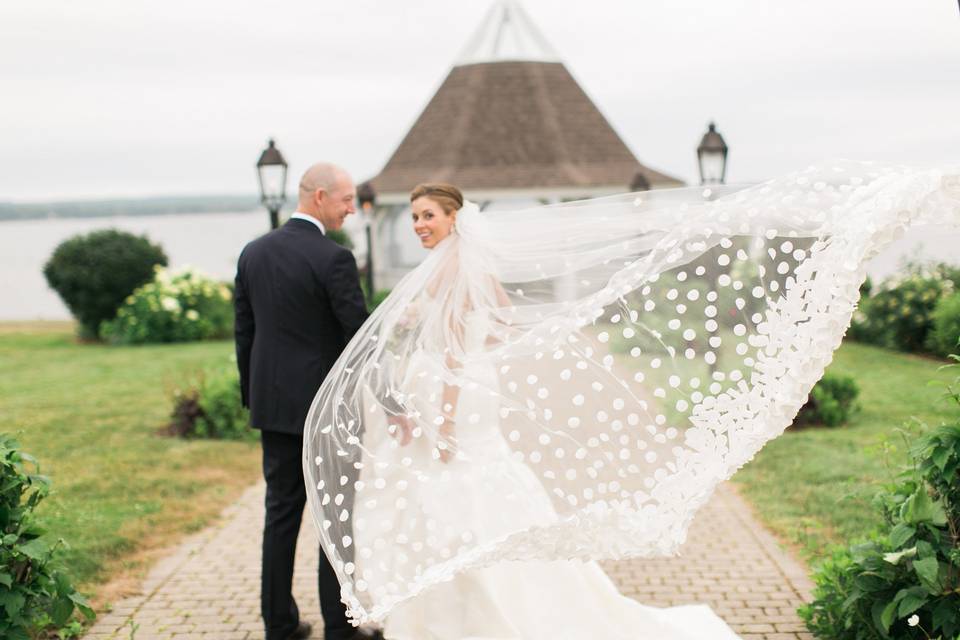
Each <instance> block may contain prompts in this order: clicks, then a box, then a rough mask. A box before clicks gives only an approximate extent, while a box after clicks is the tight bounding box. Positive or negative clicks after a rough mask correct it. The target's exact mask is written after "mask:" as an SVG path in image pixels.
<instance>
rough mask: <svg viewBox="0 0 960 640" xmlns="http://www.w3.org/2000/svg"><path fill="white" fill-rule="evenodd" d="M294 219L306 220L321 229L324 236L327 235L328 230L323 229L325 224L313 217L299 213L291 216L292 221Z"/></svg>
mask: <svg viewBox="0 0 960 640" xmlns="http://www.w3.org/2000/svg"><path fill="white" fill-rule="evenodd" d="M294 218H296V219H297V220H306V221H307V222H309V223H311V224H314V225H316V227H317V229H320V233H322V234H323V235H327V230H326V229H324V228H323V223H322V222H320V221H319V220H317V219H316V218H314V217H313V216H311V215H307V214H306V213H301V212H299V211H297V212H295V213H294V214H293V215H292V216H290V219H291V220H293V219H294Z"/></svg>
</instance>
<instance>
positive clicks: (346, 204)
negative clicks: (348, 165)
mask: <svg viewBox="0 0 960 640" xmlns="http://www.w3.org/2000/svg"><path fill="white" fill-rule="evenodd" d="M355 196H356V190H355V189H354V186H353V180H352V179H351V178H350V174H349V173H347V172H346V171H344V170H343V169H342V168H340V167H338V166H337V165H335V164H331V163H329V162H318V163H316V164H315V165H312V166H311V167H310V168H309V169H307V170H306V171H305V172H304V174H303V177H302V178H300V196H299V206H298V209H299V210H300V211H301V212H303V213H307V214H310V215H312V216H313V217H314V218H316V219H318V220H319V221H320V222H322V223H323V226H324V227H326V228H327V229H339V228H340V226H341V225H342V224H343V220H344V218H346V217H347V216H348V215H350V214H351V213H353V212H354V211H356V209H355V208H354V205H353V201H354V198H355Z"/></svg>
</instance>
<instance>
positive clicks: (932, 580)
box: [913, 558, 942, 594]
mask: <svg viewBox="0 0 960 640" xmlns="http://www.w3.org/2000/svg"><path fill="white" fill-rule="evenodd" d="M913 570H914V571H916V572H917V577H918V578H920V583H921V584H922V585H923V586H924V587H926V588H927V591H929V592H930V593H932V594H938V593H940V592H941V591H942V588H941V587H940V581H939V579H938V575H939V571H940V563H938V562H937V559H936V558H923V559H922V560H914V561H913Z"/></svg>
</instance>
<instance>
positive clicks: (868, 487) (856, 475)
mask: <svg viewBox="0 0 960 640" xmlns="http://www.w3.org/2000/svg"><path fill="white" fill-rule="evenodd" d="M942 364H946V362H941V361H938V360H933V359H929V358H923V357H918V356H913V355H907V354H902V353H896V352H892V351H887V350H885V349H879V348H876V347H870V346H866V345H862V344H858V343H855V342H848V343H845V344H844V345H843V346H842V347H841V348H840V349H839V350H838V351H837V353H836V355H835V357H834V361H833V364H831V365H830V371H833V372H836V373H844V374H848V375H852V376H854V377H855V378H856V380H857V382H858V384H859V385H860V404H861V406H862V410H861V412H860V413H859V414H857V415H856V416H855V417H854V419H853V420H852V421H851V423H850V424H849V425H847V426H843V427H838V428H835V429H828V428H810V429H805V430H800V431H788V432H787V433H786V434H784V435H783V436H781V437H780V438H778V439H776V440H774V441H773V442H770V443H769V444H767V446H766V447H765V448H764V449H763V450H762V451H761V452H760V453H759V455H757V457H756V458H755V459H754V460H753V461H752V462H750V463H749V464H748V465H747V466H746V467H744V468H743V469H741V470H740V471H739V472H738V473H737V474H736V475H735V476H734V482H735V483H736V484H737V485H738V487H739V488H740V490H741V493H742V494H743V495H744V496H745V497H746V498H748V499H749V501H750V502H752V503H753V504H754V506H755V507H756V508H757V511H758V512H759V515H760V517H761V519H762V520H763V521H764V522H765V523H766V524H767V525H768V526H769V527H770V528H771V529H772V530H773V531H774V532H775V533H776V534H777V535H779V536H780V537H781V538H782V539H784V540H786V541H788V542H790V543H792V544H795V545H797V546H798V547H799V548H800V550H801V553H802V554H803V555H804V556H805V558H806V560H808V561H810V562H812V563H816V561H817V560H819V559H821V558H823V557H824V556H825V554H826V553H827V552H828V551H829V550H830V548H831V547H833V546H834V545H846V544H848V543H850V542H852V541H853V540H856V539H858V538H861V537H863V536H864V535H865V534H866V533H868V532H869V531H871V530H872V529H873V528H874V527H876V526H877V525H878V524H880V519H879V518H878V515H877V512H876V510H875V509H873V508H872V507H871V505H870V501H871V499H872V497H873V495H874V494H875V493H876V491H877V489H878V488H879V485H880V484H882V483H884V482H886V481H887V480H889V479H890V478H891V477H892V475H893V474H894V473H895V472H896V470H897V469H898V468H899V467H900V466H901V465H902V464H904V463H905V462H906V457H905V455H904V449H905V447H904V444H903V440H902V438H901V437H900V436H899V435H898V433H897V430H898V428H901V427H903V426H904V425H905V424H906V423H909V422H910V421H912V420H913V419H914V418H918V419H920V420H922V421H924V422H926V423H927V424H929V425H930V426H937V425H939V424H941V423H942V422H945V421H955V420H957V419H958V418H960V415H958V411H957V409H956V405H953V406H952V407H951V405H950V404H948V403H947V402H945V401H943V400H942V399H941V396H942V394H943V387H942V386H930V385H929V384H928V381H930V380H939V381H941V382H949V381H952V380H953V379H954V378H956V377H957V375H958V372H957V370H956V369H954V370H946V371H939V372H938V371H937V368H938V367H939V366H941V365H942ZM913 431H914V433H916V432H917V429H916V428H914V430H913ZM887 441H888V442H889V444H890V445H892V446H893V447H894V449H893V450H889V448H888V447H885V446H884V443H885V442H887ZM885 451H886V452H885Z"/></svg>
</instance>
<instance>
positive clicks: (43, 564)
mask: <svg viewBox="0 0 960 640" xmlns="http://www.w3.org/2000/svg"><path fill="white" fill-rule="evenodd" d="M28 464H29V465H32V466H33V468H34V470H35V473H32V474H31V473H29V472H28V470H27V468H26V465H28ZM49 492H50V481H49V480H48V479H47V478H46V477H44V476H41V475H39V468H38V467H37V463H36V461H35V460H34V459H33V458H32V457H30V456H29V455H27V454H25V453H23V452H21V451H20V445H19V444H18V443H17V441H16V440H14V439H13V438H12V437H11V436H9V435H6V434H0V638H9V639H10V640H28V638H29V637H30V634H31V632H36V631H42V630H43V629H44V628H46V627H47V626H49V625H53V626H54V627H63V626H64V625H66V624H67V622H68V621H69V619H70V617H71V616H72V615H73V612H74V610H75V609H79V610H80V611H81V612H82V613H83V614H84V615H85V616H86V617H87V618H93V617H94V614H93V611H92V610H91V609H90V606H89V604H87V601H86V600H85V599H84V598H83V596H81V595H80V594H79V593H77V591H76V590H75V589H74V588H73V586H72V585H71V583H70V579H69V578H68V577H67V575H66V574H65V573H63V572H62V571H61V570H60V569H59V568H57V566H56V561H57V555H58V552H59V547H60V545H61V544H62V541H61V542H59V543H57V544H56V545H52V546H51V545H49V544H47V542H46V541H45V540H44V539H43V535H44V533H45V531H44V529H43V527H41V526H40V525H39V523H38V522H37V519H36V515H35V511H36V508H37V506H38V505H39V504H40V502H41V501H42V500H43V499H44V498H45V497H47V495H48V494H49Z"/></svg>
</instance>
